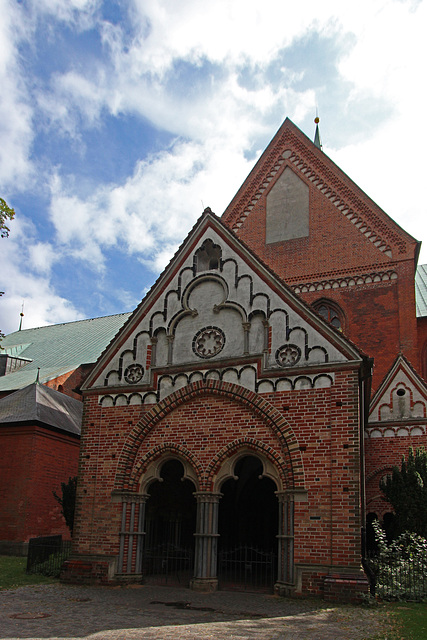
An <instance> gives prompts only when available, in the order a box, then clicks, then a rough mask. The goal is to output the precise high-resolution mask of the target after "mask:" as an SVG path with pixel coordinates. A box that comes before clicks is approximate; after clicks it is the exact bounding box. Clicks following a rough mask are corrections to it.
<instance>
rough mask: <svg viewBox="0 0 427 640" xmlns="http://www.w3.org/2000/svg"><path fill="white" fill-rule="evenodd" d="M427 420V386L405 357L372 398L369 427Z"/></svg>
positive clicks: (398, 362) (396, 361)
mask: <svg viewBox="0 0 427 640" xmlns="http://www.w3.org/2000/svg"><path fill="white" fill-rule="evenodd" d="M426 418H427V385H426V383H425V382H424V380H423V379H422V378H420V376H419V375H418V374H417V373H416V371H415V370H414V369H413V367H412V366H411V365H410V363H409V362H408V360H407V359H406V358H405V357H404V356H403V355H402V354H399V356H398V357H397V358H396V360H395V362H394V364H393V366H392V368H391V369H390V371H389V373H388V374H387V376H386V377H385V379H384V381H383V382H382V384H381V385H380V387H379V389H378V390H377V392H376V393H375V395H374V397H373V398H372V402H371V407H370V411H369V426H371V425H373V424H376V423H398V424H400V423H402V422H409V421H419V420H421V421H425V420H426Z"/></svg>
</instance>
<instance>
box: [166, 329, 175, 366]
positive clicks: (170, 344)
mask: <svg viewBox="0 0 427 640" xmlns="http://www.w3.org/2000/svg"><path fill="white" fill-rule="evenodd" d="M174 337H175V336H173V335H168V336H167V341H168V364H172V362H173V340H174Z"/></svg>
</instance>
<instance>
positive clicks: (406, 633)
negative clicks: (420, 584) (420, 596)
mask: <svg viewBox="0 0 427 640" xmlns="http://www.w3.org/2000/svg"><path fill="white" fill-rule="evenodd" d="M392 611H393V614H392V615H393V618H394V622H395V625H394V626H395V634H396V639H398V640H401V639H402V640H425V638H427V602H400V603H396V604H395V605H394V606H393V609H392Z"/></svg>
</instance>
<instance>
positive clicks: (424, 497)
mask: <svg viewBox="0 0 427 640" xmlns="http://www.w3.org/2000/svg"><path fill="white" fill-rule="evenodd" d="M380 489H381V491H382V492H383V493H384V497H385V500H387V502H389V503H390V504H391V505H392V507H393V509H394V512H395V514H396V527H397V533H398V534H399V533H403V532H404V531H410V532H412V533H417V534H418V535H419V536H422V537H424V538H427V451H426V450H425V449H424V448H421V449H417V450H416V452H415V453H414V450H413V449H412V448H411V449H410V450H409V455H408V461H407V462H406V461H405V456H403V458H402V465H401V468H400V469H399V468H398V467H394V468H393V472H392V474H391V475H389V476H387V477H386V478H384V479H383V480H381V481H380Z"/></svg>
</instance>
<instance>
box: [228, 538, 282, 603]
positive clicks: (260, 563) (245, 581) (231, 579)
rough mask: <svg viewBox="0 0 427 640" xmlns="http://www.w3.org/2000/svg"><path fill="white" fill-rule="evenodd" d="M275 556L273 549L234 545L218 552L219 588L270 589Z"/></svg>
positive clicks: (273, 578) (274, 571)
mask: <svg viewBox="0 0 427 640" xmlns="http://www.w3.org/2000/svg"><path fill="white" fill-rule="evenodd" d="M276 563H277V556H276V554H275V553H274V552H273V551H260V550H259V549H254V548H252V547H246V546H241V547H236V548H235V549H231V550H228V551H226V550H223V551H220V553H219V562H218V578H219V588H220V589H236V590H238V591H267V592H269V591H272V590H273V585H274V582H275V578H276Z"/></svg>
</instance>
